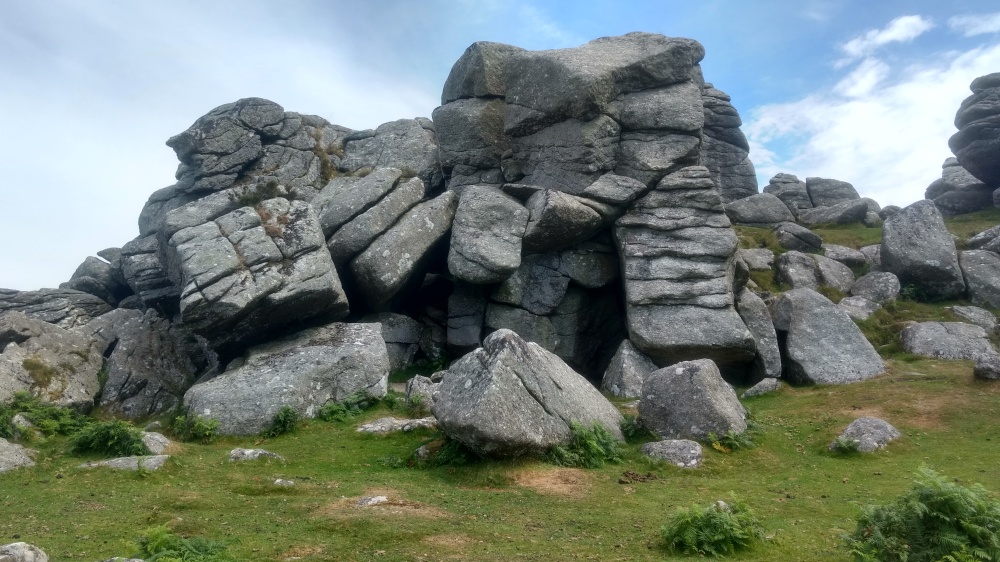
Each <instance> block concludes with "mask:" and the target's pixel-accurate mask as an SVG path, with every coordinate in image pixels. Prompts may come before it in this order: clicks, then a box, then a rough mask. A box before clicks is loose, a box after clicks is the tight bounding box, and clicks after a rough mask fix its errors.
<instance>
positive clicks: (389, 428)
mask: <svg viewBox="0 0 1000 562" xmlns="http://www.w3.org/2000/svg"><path fill="white" fill-rule="evenodd" d="M437 425H438V424H437V420H436V419H435V418H434V417H427V418H419V419H413V420H409V419H403V420H401V419H398V418H393V417H385V418H379V419H377V420H375V421H373V422H368V423H366V424H362V425H359V426H358V429H357V431H358V432H359V433H376V434H379V435H381V434H385V433H394V432H396V431H404V432H406V431H413V430H414V429H437Z"/></svg>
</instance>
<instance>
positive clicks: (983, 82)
mask: <svg viewBox="0 0 1000 562" xmlns="http://www.w3.org/2000/svg"><path fill="white" fill-rule="evenodd" d="M969 89H971V90H972V95H971V96H969V97H968V98H966V99H965V100H964V101H963V102H962V105H961V107H960V108H959V109H958V113H956V114H955V127H956V128H958V132H957V133H955V134H954V135H953V136H952V137H951V138H950V139H949V140H948V146H949V147H951V151H952V152H953V153H954V154H955V156H956V157H958V161H959V163H960V164H961V165H962V167H964V168H965V169H966V170H968V171H969V173H970V174H972V175H973V176H975V177H976V178H978V179H979V180H980V181H982V182H983V183H985V184H986V185H988V186H991V187H994V188H995V187H997V186H1000V72H996V73H993V74H987V75H986V76H980V77H979V78H976V79H975V80H973V81H972V84H971V85H970V86H969Z"/></svg>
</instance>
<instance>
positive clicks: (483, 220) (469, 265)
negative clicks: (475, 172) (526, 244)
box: [448, 185, 529, 284]
mask: <svg viewBox="0 0 1000 562" xmlns="http://www.w3.org/2000/svg"><path fill="white" fill-rule="evenodd" d="M528 216H529V213H528V210H527V209H525V208H524V206H522V205H521V204H520V203H518V202H517V201H516V200H515V199H514V198H512V197H510V196H509V195H506V194H505V193H503V192H502V191H500V190H499V189H497V188H495V187H489V186H483V185H474V186H468V187H467V188H465V189H464V190H463V191H462V195H461V198H460V199H459V202H458V208H457V210H456V211H455V220H454V222H453V224H452V232H451V247H450V249H449V252H448V271H449V272H451V274H452V275H454V276H455V277H457V278H458V279H461V280H463V281H467V282H469V283H479V284H487V283H499V282H501V281H503V280H504V279H506V278H507V277H509V276H510V275H511V274H512V273H513V272H514V271H515V270H516V269H517V267H518V266H519V265H520V264H521V240H522V238H524V237H525V235H526V233H525V228H526V226H527V225H528Z"/></svg>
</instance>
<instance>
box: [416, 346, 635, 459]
mask: <svg viewBox="0 0 1000 562" xmlns="http://www.w3.org/2000/svg"><path fill="white" fill-rule="evenodd" d="M432 412H433V413H434V417H436V418H437V419H438V422H439V424H440V426H441V429H442V430H443V431H444V432H445V433H446V434H447V435H448V436H450V437H451V438H453V439H456V440H458V441H459V442H461V443H462V444H464V445H466V446H467V447H469V448H470V449H472V450H473V451H476V452H477V453H479V454H481V455H488V456H518V455H525V454H532V453H542V452H545V451H547V450H548V449H549V448H550V447H552V446H553V445H558V444H565V443H567V442H568V441H569V439H570V435H571V434H570V423H579V424H581V425H583V426H586V427H590V426H591V425H592V424H594V423H600V424H602V425H603V426H604V427H605V428H606V429H607V430H608V431H610V432H611V434H612V435H614V436H616V437H618V438H619V439H620V438H622V434H621V429H620V428H619V426H620V424H621V421H622V417H621V414H619V413H618V410H617V409H615V407H614V406H612V405H611V403H610V402H608V401H607V399H606V398H604V397H603V396H602V395H601V393H600V392H598V391H597V389H596V388H595V387H594V386H593V385H592V384H591V383H589V382H588V381H587V380H586V379H584V378H583V377H582V376H580V375H579V374H577V373H576V372H574V371H573V370H572V369H570V368H569V367H568V366H567V365H566V364H565V363H563V361H562V360H560V359H559V358H558V357H556V356H555V355H554V354H552V353H550V352H548V351H546V350H544V349H542V348H541V347H540V346H539V345H538V344H535V343H531V342H526V341H524V339H522V338H521V337H520V336H518V335H517V334H516V333H514V332H512V331H510V330H498V331H496V332H494V333H493V334H491V335H490V336H489V337H487V338H486V340H485V341H484V342H483V347H481V348H479V349H477V350H476V351H474V352H472V353H469V354H468V355H466V356H465V357H462V358H461V359H459V360H458V361H456V362H455V363H454V364H452V366H451V367H450V368H449V369H448V372H447V373H445V374H444V377H443V379H442V382H441V384H440V385H439V387H438V391H437V394H436V397H435V400H434V404H433V406H432Z"/></svg>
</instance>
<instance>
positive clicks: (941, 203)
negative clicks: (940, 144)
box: [924, 157, 993, 217]
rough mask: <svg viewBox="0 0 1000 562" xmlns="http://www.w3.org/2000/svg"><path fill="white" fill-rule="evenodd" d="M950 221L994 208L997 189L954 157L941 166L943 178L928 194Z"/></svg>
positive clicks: (933, 184)
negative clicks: (981, 179)
mask: <svg viewBox="0 0 1000 562" xmlns="http://www.w3.org/2000/svg"><path fill="white" fill-rule="evenodd" d="M924 198H926V199H930V200H932V201H934V204H935V205H937V208H938V210H940V211H941V214H942V215H944V216H946V217H953V216H955V215H962V214H965V213H974V212H976V211H982V210H983V209H989V208H990V207H992V206H993V187H991V186H988V185H986V184H985V183H983V182H982V181H980V180H979V179H977V178H976V177H975V176H973V175H972V174H970V173H969V171H968V170H966V169H965V168H963V167H962V165H961V164H959V163H958V159H957V158H954V157H951V158H948V159H946V160H945V161H944V164H942V165H941V177H940V178H939V179H937V180H934V182H933V183H931V184H930V185H929V186H927V190H926V191H925V192H924Z"/></svg>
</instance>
